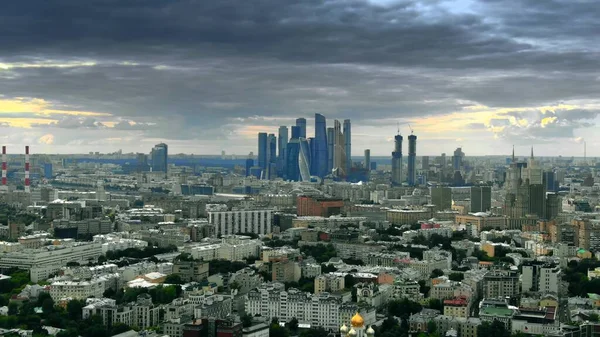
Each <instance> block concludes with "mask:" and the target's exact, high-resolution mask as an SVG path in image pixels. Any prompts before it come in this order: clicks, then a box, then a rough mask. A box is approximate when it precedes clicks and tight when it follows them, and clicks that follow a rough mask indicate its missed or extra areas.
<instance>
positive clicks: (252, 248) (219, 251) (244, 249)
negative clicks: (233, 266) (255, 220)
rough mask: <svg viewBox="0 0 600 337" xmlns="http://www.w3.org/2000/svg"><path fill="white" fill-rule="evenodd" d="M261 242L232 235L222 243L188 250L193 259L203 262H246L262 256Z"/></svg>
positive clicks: (193, 247)
mask: <svg viewBox="0 0 600 337" xmlns="http://www.w3.org/2000/svg"><path fill="white" fill-rule="evenodd" d="M261 245H262V243H261V241H260V240H252V239H250V237H248V236H239V235H231V236H227V237H224V238H223V239H222V240H221V243H215V244H204V245H202V244H201V245H197V246H191V247H187V248H186V252H188V253H190V255H192V257H193V258H195V259H200V260H203V261H210V260H218V259H224V260H231V261H238V260H244V259H246V258H248V257H251V256H254V257H258V256H259V254H260V247H261Z"/></svg>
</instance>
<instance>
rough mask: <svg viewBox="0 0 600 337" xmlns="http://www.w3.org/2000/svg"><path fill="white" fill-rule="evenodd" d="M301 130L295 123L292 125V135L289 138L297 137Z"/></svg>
mask: <svg viewBox="0 0 600 337" xmlns="http://www.w3.org/2000/svg"><path fill="white" fill-rule="evenodd" d="M301 132H302V130H300V127H299V126H297V125H294V126H292V136H291V137H290V139H298V138H300V133H301Z"/></svg>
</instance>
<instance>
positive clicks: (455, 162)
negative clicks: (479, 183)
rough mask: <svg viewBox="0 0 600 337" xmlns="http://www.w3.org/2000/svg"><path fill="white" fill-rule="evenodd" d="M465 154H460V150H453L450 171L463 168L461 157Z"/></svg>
mask: <svg viewBox="0 0 600 337" xmlns="http://www.w3.org/2000/svg"><path fill="white" fill-rule="evenodd" d="M464 156H465V154H464V153H463V152H462V148H460V147H459V148H457V149H456V150H454V156H452V169H453V170H454V171H460V170H461V169H462V167H463V157H464Z"/></svg>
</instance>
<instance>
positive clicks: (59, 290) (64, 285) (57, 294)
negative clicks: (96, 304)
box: [50, 278, 106, 301]
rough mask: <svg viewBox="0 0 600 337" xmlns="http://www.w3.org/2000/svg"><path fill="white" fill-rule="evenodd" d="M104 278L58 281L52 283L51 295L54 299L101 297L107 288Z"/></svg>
mask: <svg viewBox="0 0 600 337" xmlns="http://www.w3.org/2000/svg"><path fill="white" fill-rule="evenodd" d="M105 282H106V281H105V280H104V279H103V278H98V279H92V280H89V281H56V282H52V284H51V285H50V297H52V299H53V300H54V301H58V300H60V299H62V298H74V299H86V298H88V297H95V298H101V297H102V294H104V290H105Z"/></svg>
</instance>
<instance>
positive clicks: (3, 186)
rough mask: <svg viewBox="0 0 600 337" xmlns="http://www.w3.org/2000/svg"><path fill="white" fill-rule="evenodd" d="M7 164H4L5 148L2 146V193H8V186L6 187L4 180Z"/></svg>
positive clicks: (5, 180)
mask: <svg viewBox="0 0 600 337" xmlns="http://www.w3.org/2000/svg"><path fill="white" fill-rule="evenodd" d="M7 166H8V165H7V163H6V146H2V186H1V187H0V189H1V190H2V191H8V186H7V185H6V182H7V179H6V170H7Z"/></svg>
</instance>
